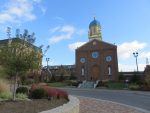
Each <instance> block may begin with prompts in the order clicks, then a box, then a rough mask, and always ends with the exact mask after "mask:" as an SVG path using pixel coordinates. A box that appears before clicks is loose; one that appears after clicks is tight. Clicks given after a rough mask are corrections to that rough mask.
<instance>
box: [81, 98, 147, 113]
mask: <svg viewBox="0 0 150 113" xmlns="http://www.w3.org/2000/svg"><path fill="white" fill-rule="evenodd" d="M78 98H79V100H80V113H144V112H141V111H138V110H136V109H134V108H131V107H128V106H124V105H121V104H119V103H114V102H111V101H105V100H97V99H91V98H82V97H78Z"/></svg>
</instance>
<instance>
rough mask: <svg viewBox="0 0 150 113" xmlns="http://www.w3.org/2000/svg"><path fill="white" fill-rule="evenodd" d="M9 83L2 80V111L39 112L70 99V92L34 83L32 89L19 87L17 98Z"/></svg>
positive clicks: (0, 94) (0, 84) (0, 95)
mask: <svg viewBox="0 0 150 113" xmlns="http://www.w3.org/2000/svg"><path fill="white" fill-rule="evenodd" d="M12 94H13V93H12V92H10V90H9V87H8V85H7V84H6V83H5V82H3V81H2V80H1V81H0V113H39V112H42V111H46V110H50V109H53V108H56V107H58V106H61V105H63V104H65V103H67V102H68V101H69V99H68V93H67V92H66V91H64V90H61V89H56V88H52V87H49V86H47V85H46V84H45V83H44V84H43V83H40V84H33V85H32V86H31V88H30V89H28V88H27V87H18V88H17V90H16V95H15V98H13V95H12Z"/></svg>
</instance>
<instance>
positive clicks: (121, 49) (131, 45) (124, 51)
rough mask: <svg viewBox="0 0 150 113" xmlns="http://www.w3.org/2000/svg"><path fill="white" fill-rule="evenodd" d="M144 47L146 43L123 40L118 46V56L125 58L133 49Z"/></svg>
mask: <svg viewBox="0 0 150 113" xmlns="http://www.w3.org/2000/svg"><path fill="white" fill-rule="evenodd" d="M144 47H146V43H140V42H138V41H132V42H125V43H122V44H121V45H119V46H118V56H119V58H123V59H127V58H129V57H130V56H131V55H132V53H133V52H134V51H138V50H141V49H143V48H144Z"/></svg>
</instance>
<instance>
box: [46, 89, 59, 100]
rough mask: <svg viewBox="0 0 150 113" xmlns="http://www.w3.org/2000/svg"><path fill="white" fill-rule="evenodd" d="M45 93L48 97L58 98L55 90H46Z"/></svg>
mask: <svg viewBox="0 0 150 113" xmlns="http://www.w3.org/2000/svg"><path fill="white" fill-rule="evenodd" d="M46 93H47V96H48V97H55V98H56V97H57V96H58V91H57V90H56V89H55V88H49V87H48V88H47V89H46Z"/></svg>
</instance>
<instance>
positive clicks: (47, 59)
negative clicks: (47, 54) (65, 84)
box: [46, 58, 50, 81]
mask: <svg viewBox="0 0 150 113" xmlns="http://www.w3.org/2000/svg"><path fill="white" fill-rule="evenodd" d="M49 60H50V58H46V62H47V71H48V62H49ZM46 81H48V75H47V76H46Z"/></svg>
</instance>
